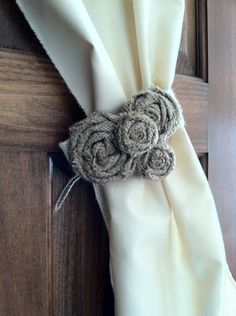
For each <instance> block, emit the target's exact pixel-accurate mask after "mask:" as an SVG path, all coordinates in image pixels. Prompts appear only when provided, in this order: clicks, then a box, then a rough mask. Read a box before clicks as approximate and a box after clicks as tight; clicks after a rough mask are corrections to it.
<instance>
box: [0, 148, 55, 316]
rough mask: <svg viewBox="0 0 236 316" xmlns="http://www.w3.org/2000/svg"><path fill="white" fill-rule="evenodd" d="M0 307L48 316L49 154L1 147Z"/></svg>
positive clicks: (16, 315)
mask: <svg viewBox="0 0 236 316" xmlns="http://www.w3.org/2000/svg"><path fill="white" fill-rule="evenodd" d="M0 161H1V164H0V175H1V176H0V201H1V203H0V240H1V243H0V271H1V273H0V284H1V286H0V311H1V315H4V316H5V315H11V316H26V315H30V316H39V315H40V316H51V315H50V310H51V307H50V304H51V299H50V295H51V293H50V291H51V290H50V289H51V262H50V253H51V249H50V247H51V246H50V240H49V239H50V229H51V228H50V205H49V195H48V194H49V193H48V192H49V181H48V180H49V179H48V158H47V154H44V153H20V152H14V153H13V152H12V153H7V152H0Z"/></svg>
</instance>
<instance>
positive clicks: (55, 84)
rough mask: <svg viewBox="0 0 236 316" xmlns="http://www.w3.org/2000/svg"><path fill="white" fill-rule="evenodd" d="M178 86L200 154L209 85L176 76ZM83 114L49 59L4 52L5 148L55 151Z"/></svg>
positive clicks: (0, 80) (0, 132)
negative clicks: (70, 127)
mask: <svg viewBox="0 0 236 316" xmlns="http://www.w3.org/2000/svg"><path fill="white" fill-rule="evenodd" d="M174 90H175V91H176V94H177V96H178V98H179V99H180V101H181V104H182V106H183V109H184V114H185V118H186V122H187V128H188V132H189V133H190V137H191V138H192V141H193V144H194V146H195V149H196V150H197V151H198V152H204V151H207V104H208V90H207V85H206V84H205V83H204V82H203V81H202V80H200V79H197V78H190V77H187V76H179V75H177V76H176V80H175V83H174ZM83 117H84V113H83V111H82V110H81V109H80V108H79V107H78V105H77V102H76V101H75V99H74V98H73V96H72V95H71V94H70V93H69V91H68V89H67V87H66V86H65V84H64V83H63V81H62V79H61V77H60V76H59V74H58V72H57V71H56V69H55V68H54V66H53V65H52V63H51V62H50V61H49V59H48V58H43V57H38V56H34V55H29V54H22V53H15V52H11V51H6V50H0V145H1V150H5V149H6V148H7V149H9V150H18V149H20V150H23V148H25V150H45V151H55V150H57V147H56V144H57V143H58V142H59V141H61V140H63V139H65V138H66V133H67V130H68V127H69V125H70V124H72V123H73V122H75V121H77V120H79V119H81V118H83Z"/></svg>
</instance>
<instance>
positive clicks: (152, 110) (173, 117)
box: [124, 86, 184, 142]
mask: <svg viewBox="0 0 236 316" xmlns="http://www.w3.org/2000/svg"><path fill="white" fill-rule="evenodd" d="M124 110H125V112H130V111H137V112H140V113H143V114H145V115H147V116H148V117H150V118H151V119H152V120H153V121H154V122H155V123H156V125H157V128H158V132H159V140H160V142H164V141H165V140H166V139H167V138H168V137H170V136H171V135H172V134H173V133H174V132H175V131H176V129H177V128H178V127H179V126H181V125H183V121H184V120H183V116H182V111H181V108H180V105H179V103H178V101H177V100H175V99H174V98H173V97H172V96H170V94H168V93H166V92H165V91H163V90H161V89H160V88H159V87H157V86H153V87H151V88H150V89H146V90H142V91H140V92H139V93H137V94H136V95H135V96H133V97H132V98H131V100H130V101H129V102H128V103H127V105H126V106H125V108H124Z"/></svg>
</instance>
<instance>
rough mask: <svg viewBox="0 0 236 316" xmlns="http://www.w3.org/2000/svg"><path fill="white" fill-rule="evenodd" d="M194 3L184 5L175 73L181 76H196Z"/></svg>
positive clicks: (192, 1) (189, 1)
mask: <svg viewBox="0 0 236 316" xmlns="http://www.w3.org/2000/svg"><path fill="white" fill-rule="evenodd" d="M196 1H198V0H188V1H186V4H185V15H184V23H183V30H182V37H181V43H180V49H179V55H178V60H177V66H176V73H177V74H181V75H188V76H195V75H196V58H197V51H196V45H197V43H196V24H197V21H196Z"/></svg>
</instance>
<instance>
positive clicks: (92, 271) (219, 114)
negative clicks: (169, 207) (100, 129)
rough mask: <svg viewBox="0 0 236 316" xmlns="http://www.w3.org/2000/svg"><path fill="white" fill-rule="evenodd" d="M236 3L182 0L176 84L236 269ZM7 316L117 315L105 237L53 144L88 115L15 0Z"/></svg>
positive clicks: (5, 145)
mask: <svg viewBox="0 0 236 316" xmlns="http://www.w3.org/2000/svg"><path fill="white" fill-rule="evenodd" d="M235 30H236V2H235V1H234V0H228V1H224V0H209V1H208V3H207V1H205V0H187V1H186V15H185V22H184V29H183V36H182V41H181V47H180V51H179V58H178V63H177V75H176V79H175V83H174V89H175V91H176V94H177V96H178V98H179V100H180V101H181V103H182V105H183V108H184V114H185V118H186V121H187V129H188V132H189V134H190V136H191V139H192V141H193V144H194V146H195V149H196V151H197V153H198V155H199V159H200V161H201V163H202V166H203V168H204V171H205V172H206V174H207V175H208V177H209V181H210V184H211V187H212V190H213V193H214V196H215V200H216V204H217V207H218V211H219V216H220V221H221V225H222V229H223V234H224V238H225V244H226V250H227V257H228V262H229V265H230V268H231V270H232V271H233V273H234V275H236V229H235V223H236V194H235V189H234V187H235V185H234V183H235V178H236V177H235V176H236V163H235V157H236V146H235V145H234V142H235V140H234V138H235V137H236V128H235V126H236V124H235V123H236V113H235V112H236V107H235V106H234V103H235V102H236V94H235V91H236V89H235V83H236V61H235V58H234V52H235V49H236V38H235V34H236V32H235ZM0 47H1V48H0V161H1V163H0V201H1V203H0V240H1V242H0V315H2V316H78V315H79V316H112V315H113V314H114V312H113V295H112V290H111V286H110V280H109V254H108V236H107V232H106V229H105V226H104V223H103V220H102V217H101V214H100V211H99V207H98V205H97V202H96V200H95V196H94V192H93V189H92V187H91V185H90V184H87V183H83V182H81V183H79V184H78V185H76V187H75V188H74V189H73V191H72V193H71V194H70V196H69V198H68V200H67V202H66V204H65V205H64V207H63V209H62V210H61V212H60V213H59V214H57V215H53V214H52V205H53V203H54V202H55V199H56V197H57V195H58V193H59V192H60V190H61V189H62V188H63V186H64V185H65V183H66V182H67V181H68V179H69V178H70V176H71V175H72V171H71V169H70V167H69V166H68V165H67V163H66V160H65V159H64V157H63V155H62V154H61V153H60V152H59V151H58V149H57V146H56V145H57V143H58V142H59V141H61V140H63V139H65V138H66V132H67V128H68V126H69V125H70V124H71V123H72V122H74V121H77V120H79V119H82V118H83V117H84V114H83V112H82V111H81V110H80V108H79V107H78V106H77V104H76V101H75V100H74V98H73V97H72V96H71V94H70V93H69V92H68V89H67V87H66V86H65V84H64V82H63V80H62V78H61V77H60V76H59V74H58V73H57V71H56V70H55V68H54V66H53V65H52V63H51V62H50V60H49V59H48V57H47V56H46V53H45V52H44V50H43V49H42V47H41V45H40V44H39V42H38V41H37V39H36V38H35V36H34V34H33V32H32V31H31V30H30V27H29V26H28V24H27V22H26V21H25V19H24V17H23V15H22V14H21V13H20V11H19V9H18V8H17V6H16V4H15V3H14V1H7V0H0Z"/></svg>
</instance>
